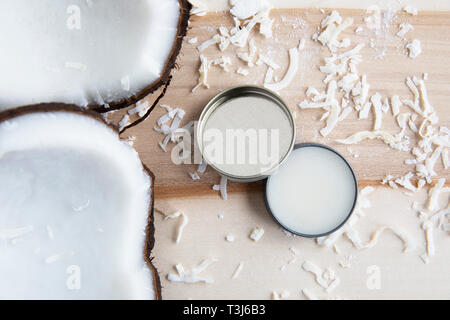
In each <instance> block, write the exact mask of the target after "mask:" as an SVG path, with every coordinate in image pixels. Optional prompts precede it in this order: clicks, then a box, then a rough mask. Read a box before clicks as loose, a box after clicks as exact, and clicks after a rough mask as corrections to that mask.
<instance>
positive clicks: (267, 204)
mask: <svg viewBox="0 0 450 320" xmlns="http://www.w3.org/2000/svg"><path fill="white" fill-rule="evenodd" d="M304 147H320V148H324V149H327V150H329V151H332V152H334V153H335V154H337V155H338V156H339V157H340V158H341V159H342V160H344V162H345V163H346V164H347V166H348V168H349V169H350V172H351V173H352V176H353V181H354V183H355V198H354V200H353V205H352V208H351V209H350V212H349V213H348V215H347V217H346V218H345V220H344V221H342V223H341V224H340V225H338V226H337V227H336V228H334V229H332V230H330V231H328V232H325V233H321V234H304V233H300V232H297V231H295V230H292V229H290V228H288V227H286V226H285V225H283V224H282V223H281V222H280V221H279V220H278V219H277V218H276V216H275V215H274V214H273V212H272V210H271V209H270V206H269V202H268V200H267V185H268V184H269V180H270V177H269V178H268V179H267V180H266V183H265V188H264V202H265V204H266V208H267V211H268V212H269V214H270V215H271V216H272V218H273V219H274V220H275V222H276V223H278V225H280V226H281V227H282V228H283V229H285V230H286V231H289V232H290V233H293V234H295V235H297V236H300V237H305V238H319V237H324V236H327V235H329V234H331V233H333V232H335V231H337V230H338V229H340V228H341V227H342V226H343V225H344V224H345V223H346V222H347V221H348V219H350V217H351V215H352V213H353V211H354V209H355V207H356V202H357V200H358V193H359V192H358V180H357V179H356V175H355V172H354V170H353V168H352V166H351V165H350V163H349V162H348V161H347V160H346V159H345V158H344V156H343V155H342V154H340V153H339V152H338V151H336V150H334V149H333V148H330V147H328V146H326V145H323V144H319V143H300V144H296V145H295V146H294V149H298V148H304Z"/></svg>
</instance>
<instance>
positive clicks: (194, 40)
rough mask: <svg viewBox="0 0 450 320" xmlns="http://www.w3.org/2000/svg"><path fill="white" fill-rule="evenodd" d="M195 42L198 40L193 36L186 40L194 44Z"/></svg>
mask: <svg viewBox="0 0 450 320" xmlns="http://www.w3.org/2000/svg"><path fill="white" fill-rule="evenodd" d="M197 42H198V38H197V37H193V38H191V39H189V40H188V43H189V44H196V43H197Z"/></svg>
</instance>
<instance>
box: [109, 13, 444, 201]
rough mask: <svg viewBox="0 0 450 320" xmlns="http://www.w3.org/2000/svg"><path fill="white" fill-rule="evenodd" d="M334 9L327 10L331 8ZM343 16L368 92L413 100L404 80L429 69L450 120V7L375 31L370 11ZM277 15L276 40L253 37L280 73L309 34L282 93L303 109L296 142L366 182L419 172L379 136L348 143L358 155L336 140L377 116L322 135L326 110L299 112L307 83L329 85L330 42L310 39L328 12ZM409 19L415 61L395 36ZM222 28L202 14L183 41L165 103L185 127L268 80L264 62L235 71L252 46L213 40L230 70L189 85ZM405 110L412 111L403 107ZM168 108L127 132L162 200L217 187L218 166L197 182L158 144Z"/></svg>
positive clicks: (220, 21)
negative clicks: (317, 149) (244, 72)
mask: <svg viewBox="0 0 450 320" xmlns="http://www.w3.org/2000/svg"><path fill="white" fill-rule="evenodd" d="M327 11H328V10H327ZM339 12H340V14H341V15H342V16H343V17H353V18H354V25H353V26H352V27H351V28H348V29H347V30H346V31H345V32H344V33H343V35H342V37H349V38H350V39H351V41H352V47H353V46H354V45H356V44H358V43H365V44H366V46H365V47H364V49H363V50H362V56H363V59H364V60H363V62H362V63H361V64H360V65H359V67H358V69H359V74H361V75H362V74H366V75H367V80H368V82H369V83H370V85H371V90H370V93H371V94H374V93H375V92H379V93H380V94H382V95H383V96H388V97H390V96H392V95H394V94H398V95H400V97H401V98H408V99H410V98H411V97H412V95H411V93H410V92H409V90H408V89H407V87H406V85H405V79H406V77H407V76H414V75H415V76H419V77H421V76H422V74H423V73H428V74H429V80H428V81H427V82H426V83H427V88H428V94H429V99H430V101H431V103H432V105H433V106H434V108H435V109H436V111H437V113H438V115H439V119H440V120H439V124H440V125H444V126H449V125H450V108H449V106H448V102H449V98H450V90H449V87H450V33H448V30H449V28H450V12H420V15H419V16H411V15H407V14H405V13H397V15H396V16H395V17H394V18H393V19H392V20H391V21H389V23H388V24H384V23H382V24H381V28H379V29H370V28H368V27H367V25H366V23H365V22H364V17H366V16H367V14H366V11H365V10H353V9H351V10H350V9H346V10H343V9H340V10H339ZM271 16H272V17H273V18H274V19H275V23H274V30H273V31H274V37H273V39H265V38H264V37H263V36H261V35H259V34H257V32H255V30H254V31H253V34H252V37H253V38H254V39H255V41H256V43H257V46H258V48H259V50H260V51H261V52H263V53H264V54H265V55H267V56H270V57H272V58H273V59H274V60H275V61H276V62H277V63H278V64H279V65H280V66H281V68H280V69H279V70H276V71H275V76H276V77H278V78H279V79H281V78H282V77H283V75H284V73H285V71H286V68H287V66H288V49H289V48H292V47H294V46H297V45H298V43H299V40H300V39H301V38H305V39H306V46H305V48H304V50H303V51H301V52H300V68H299V70H298V72H297V75H296V76H295V79H294V80H293V81H292V83H291V84H290V86H289V87H288V88H286V89H283V90H282V91H281V92H279V94H280V95H281V97H282V98H283V99H284V100H285V101H286V102H287V104H288V105H289V107H290V109H291V110H292V111H294V110H297V118H296V125H297V137H296V140H297V142H312V141H313V142H319V143H324V144H327V145H329V146H331V147H333V148H336V149H337V150H338V151H340V152H341V153H342V154H343V155H344V156H346V157H347V159H348V160H349V161H350V163H351V164H352V166H353V168H354V170H355V172H356V175H357V177H358V181H359V183H360V185H367V184H375V183H378V182H379V180H381V179H382V178H383V177H385V176H386V175H387V174H392V175H399V174H405V173H407V172H409V171H414V166H407V165H405V164H404V160H405V159H409V158H412V155H411V154H410V153H408V152H401V151H394V150H392V149H390V148H389V147H387V145H385V144H384V143H382V142H381V141H365V142H361V143H359V144H358V145H354V146H350V148H351V150H352V152H354V153H357V154H358V155H359V157H357V158H356V157H354V156H352V155H351V154H350V153H349V148H348V147H349V146H346V145H341V144H339V143H337V142H335V139H341V138H345V137H347V136H349V135H351V134H353V133H355V132H357V131H360V130H370V129H371V128H372V115H370V116H369V119H367V120H359V119H358V118H357V115H356V112H353V113H352V114H351V115H350V116H348V118H347V119H346V120H344V121H342V122H340V123H339V124H338V125H337V127H336V128H335V129H334V130H333V131H332V133H331V134H330V135H329V136H328V137H326V138H323V137H321V136H320V135H319V134H318V130H320V129H321V128H322V127H324V126H325V123H324V121H320V120H318V119H320V115H321V113H322V112H321V111H319V110H300V109H299V108H298V107H297V105H298V103H299V102H301V101H302V100H304V99H305V98H306V95H305V91H306V89H307V88H308V86H313V87H315V88H317V89H319V90H320V91H323V90H324V89H325V85H324V84H323V83H322V80H323V79H324V75H323V74H322V73H321V72H320V71H319V70H318V66H319V65H321V64H322V63H323V59H324V57H328V56H330V55H331V54H330V52H329V50H328V49H327V48H326V47H322V46H321V45H320V44H318V43H316V42H313V41H312V40H311V36H312V34H313V33H314V32H315V31H316V30H317V26H318V25H319V23H320V21H321V20H322V18H323V17H324V14H323V13H321V12H320V11H319V10H317V9H279V10H272V12H271ZM402 22H409V23H411V24H412V25H413V26H414V30H413V31H410V32H409V33H408V34H407V35H406V37H407V38H408V39H410V40H411V39H420V41H421V42H422V49H423V53H422V54H421V55H420V56H419V57H417V58H416V59H410V58H408V57H407V55H406V49H405V44H406V43H407V40H403V39H401V38H399V37H397V36H396V35H395V34H396V33H397V32H398V25H399V24H400V23H402ZM221 25H224V26H226V27H230V26H232V25H233V21H232V19H231V17H230V16H229V15H227V14H225V13H210V14H208V15H206V16H204V17H195V16H194V17H192V18H191V21H190V27H189V31H188V33H187V37H186V38H185V40H184V43H183V47H182V50H181V53H180V55H179V57H178V60H177V65H178V68H177V69H176V70H174V72H173V79H172V81H171V84H170V86H169V87H168V89H167V92H166V94H165V96H164V97H163V99H162V100H161V101H160V103H163V104H167V105H170V106H172V107H181V108H183V109H184V110H185V111H186V116H185V118H184V119H183V124H185V123H187V122H188V121H190V120H196V119H198V117H199V115H200V113H201V111H202V109H203V107H204V106H205V104H206V103H207V102H208V100H209V99H211V98H212V97H213V96H214V95H216V94H217V93H218V92H220V91H221V90H224V89H227V88H230V87H232V86H236V85H241V84H256V85H262V84H263V79H264V75H265V72H266V68H267V67H266V66H264V65H261V66H255V67H253V68H249V71H250V74H249V75H248V76H247V77H244V76H241V75H238V74H236V72H235V71H236V69H237V68H238V67H246V66H245V64H244V62H242V61H239V60H238V59H237V58H236V55H235V52H236V51H247V50H248V48H242V49H241V48H239V50H236V49H235V47H231V46H230V47H229V48H228V49H227V50H226V51H225V52H220V51H219V50H218V48H217V47H216V46H215V45H213V46H211V47H209V48H208V49H206V50H205V51H204V52H203V54H204V55H205V56H207V57H209V58H217V57H220V56H222V55H225V56H230V57H231V58H232V61H233V65H232V66H231V68H230V71H229V72H225V71H223V70H222V69H220V68H219V67H214V66H213V67H211V70H210V72H209V79H208V82H209V84H210V88H209V89H206V88H199V89H198V90H196V91H195V92H194V93H192V92H191V89H192V88H193V87H194V86H195V85H196V83H197V79H198V76H199V74H198V68H199V64H200V62H199V52H198V50H197V46H198V44H200V43H202V42H203V41H205V40H207V39H210V38H211V37H212V36H213V35H214V34H216V33H217V28H218V27H219V26H221ZM358 26H362V27H363V31H362V32H361V33H355V29H356V27H358ZM193 37H197V38H198V43H197V44H189V43H187V40H189V39H191V38H193ZM370 43H372V46H371V45H370ZM383 50H385V53H386V54H385V56H384V57H382V58H381V59H377V58H376V57H377V56H378V55H379V54H380V52H382V51H383ZM157 95H158V93H155V94H153V95H151V96H149V97H147V98H146V100H148V101H149V102H150V103H151V102H152V101H154V100H155V99H156V97H157ZM402 108H403V109H402V111H403V112H406V111H410V110H408V109H407V107H406V106H402ZM123 112H124V111H118V112H116V113H114V114H112V115H111V116H110V119H111V120H112V121H113V122H117V121H118V120H120V118H121V116H122V114H123ZM163 113H164V110H163V109H162V108H159V107H157V108H155V109H154V111H153V112H152V113H151V114H150V116H149V117H148V118H147V119H145V121H142V122H141V123H140V124H139V125H137V126H134V127H131V128H129V129H127V130H126V131H125V132H123V134H122V137H123V138H127V137H129V136H135V137H136V141H135V144H134V146H135V148H136V150H137V151H138V152H139V154H140V156H141V158H142V160H143V162H144V163H145V165H146V166H148V167H149V168H150V169H151V170H152V171H153V173H154V174H155V176H156V187H155V188H156V189H155V192H156V197H171V196H179V195H183V196H189V195H198V194H203V193H211V192H214V191H212V188H211V187H212V185H214V184H217V183H218V182H219V176H218V174H217V173H216V172H214V171H213V170H212V169H210V168H209V169H208V170H207V171H206V173H205V174H203V175H202V176H201V179H200V180H197V181H193V180H192V179H191V178H190V176H189V174H188V172H189V171H190V172H194V170H195V169H196V165H194V164H192V165H175V164H173V163H172V161H171V156H170V149H171V147H172V146H173V145H171V146H170V147H169V152H167V153H165V152H163V151H162V150H161V149H160V147H159V146H158V142H159V141H162V139H163V138H164V137H163V136H162V135H160V134H158V133H157V132H155V131H154V130H153V127H154V126H155V123H156V119H158V118H159V117H160V116H161V115H162V114H163ZM382 129H383V130H386V131H389V132H391V133H394V134H395V133H397V132H398V131H399V128H398V126H397V124H396V122H395V119H394V118H393V117H392V115H391V113H390V112H389V113H388V114H386V115H384V117H383V125H382ZM408 134H409V135H410V136H411V144H412V145H414V143H415V138H414V134H413V133H412V132H408ZM436 171H437V173H438V177H445V178H447V180H450V179H448V178H450V174H449V172H448V170H447V171H445V170H444V169H443V166H442V164H441V161H438V163H437V165H436ZM262 187H263V183H262V182H256V183H251V184H241V183H231V184H230V185H229V190H231V191H248V190H260V189H261V188H262Z"/></svg>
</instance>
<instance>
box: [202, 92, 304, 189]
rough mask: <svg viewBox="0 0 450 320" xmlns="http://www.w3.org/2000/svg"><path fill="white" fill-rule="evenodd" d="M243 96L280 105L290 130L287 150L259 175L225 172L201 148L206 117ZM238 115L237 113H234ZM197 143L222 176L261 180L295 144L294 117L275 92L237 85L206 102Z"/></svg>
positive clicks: (239, 179)
mask: <svg viewBox="0 0 450 320" xmlns="http://www.w3.org/2000/svg"><path fill="white" fill-rule="evenodd" d="M244 96H258V97H259V98H263V99H268V100H269V101H272V102H274V103H275V104H276V105H278V106H279V107H280V109H281V110H282V111H283V112H284V113H285V115H286V116H287V118H288V121H289V125H290V128H291V129H290V130H291V134H292V135H291V137H292V138H291V139H290V140H291V141H289V148H288V150H287V152H286V153H285V154H284V155H283V156H282V157H281V158H280V159H279V161H278V164H277V165H276V166H274V167H273V168H271V169H270V170H267V171H265V172H263V173H262V174H260V175H253V176H238V175H233V174H232V173H229V172H225V171H223V170H221V169H220V168H218V167H217V166H216V165H215V164H214V163H213V162H212V161H209V159H208V158H207V157H206V156H205V154H204V152H203V149H204V144H203V133H204V129H205V125H206V123H207V122H208V119H209V118H210V117H211V115H212V114H213V113H214V112H215V111H216V110H218V108H220V107H221V106H222V105H223V104H224V103H226V102H228V101H230V100H231V99H234V98H239V97H244ZM236 116H238V115H236ZM196 135H197V144H198V147H199V149H200V152H201V153H202V156H203V157H204V160H205V161H206V162H207V163H208V164H209V165H210V166H211V167H212V168H213V169H215V170H216V171H217V172H219V173H220V174H221V175H222V176H224V177H226V178H228V179H230V180H233V181H239V182H252V181H257V180H262V179H265V178H267V177H268V176H269V175H270V174H271V173H273V172H274V171H275V170H276V169H277V168H278V167H279V165H281V163H283V162H284V161H285V160H286V158H287V157H288V156H289V154H290V152H291V151H292V149H293V147H294V144H295V121H294V118H293V116H292V114H291V112H290V110H289V108H288V107H287V105H286V104H285V103H284V101H283V100H282V99H281V97H280V96H279V95H277V94H276V93H274V92H272V91H270V90H267V89H265V88H262V87H258V86H251V85H245V86H238V87H233V88H231V89H228V90H225V91H222V92H220V93H219V94H217V95H216V96H215V97H213V98H212V99H211V100H210V101H209V102H208V104H207V105H206V106H205V108H204V109H203V111H202V113H201V115H200V118H199V123H198V126H197V132H196Z"/></svg>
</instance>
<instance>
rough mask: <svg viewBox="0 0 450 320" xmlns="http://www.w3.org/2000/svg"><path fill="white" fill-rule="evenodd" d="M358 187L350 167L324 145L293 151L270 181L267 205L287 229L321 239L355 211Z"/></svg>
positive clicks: (299, 148) (301, 147)
mask: <svg viewBox="0 0 450 320" xmlns="http://www.w3.org/2000/svg"><path fill="white" fill-rule="evenodd" d="M356 195H357V184H356V179H355V177H354V174H353V171H352V170H351V168H350V166H349V165H348V163H347V162H346V161H345V160H344V159H343V158H342V157H341V156H340V155H338V154H337V153H336V152H334V151H332V150H330V149H328V148H326V147H324V146H320V145H307V146H300V147H298V148H296V149H294V150H293V151H292V153H291V154H290V155H289V157H288V159H287V160H286V161H285V162H284V163H283V164H282V165H281V166H280V168H279V169H278V171H277V172H275V173H274V174H273V175H272V176H270V177H269V179H268V181H267V187H266V198H267V205H268V207H269V209H270V211H271V212H272V214H273V216H274V217H275V219H276V220H277V221H278V222H279V223H280V224H281V225H282V226H284V227H285V228H286V229H288V230H290V231H292V232H294V233H297V234H301V235H306V236H318V235H323V234H326V233H328V232H330V231H333V230H335V229H336V228H338V227H339V226H340V225H342V224H343V222H345V221H346V219H347V217H348V216H349V215H350V213H351V211H352V210H353V207H354V204H355V201H356Z"/></svg>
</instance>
